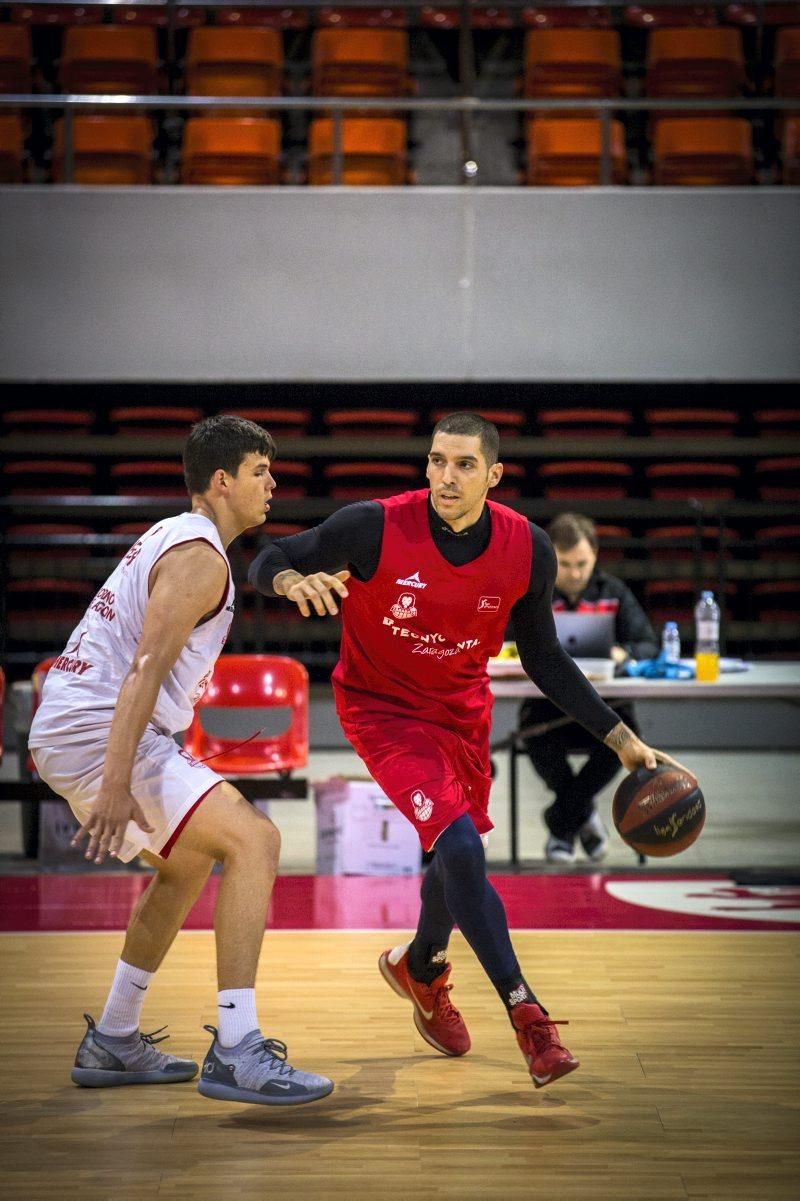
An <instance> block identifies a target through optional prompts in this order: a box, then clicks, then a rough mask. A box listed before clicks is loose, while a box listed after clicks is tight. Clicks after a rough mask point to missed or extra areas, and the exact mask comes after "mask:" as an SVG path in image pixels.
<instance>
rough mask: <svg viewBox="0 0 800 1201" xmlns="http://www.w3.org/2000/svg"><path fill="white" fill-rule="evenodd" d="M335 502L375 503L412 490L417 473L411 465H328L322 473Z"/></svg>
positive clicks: (416, 481) (417, 481)
mask: <svg viewBox="0 0 800 1201" xmlns="http://www.w3.org/2000/svg"><path fill="white" fill-rule="evenodd" d="M322 474H323V476H324V477H325V480H326V481H327V484H328V495H329V496H333V497H336V499H337V500H377V499H379V498H381V497H386V496H394V495H396V494H397V493H398V492H406V491H408V490H410V489H413V488H415V487H416V486H417V484H418V483H419V473H418V472H417V469H416V467H412V466H411V464H410V463H374V462H373V463H329V464H328V466H327V467H325V468H324V469H323V472H322Z"/></svg>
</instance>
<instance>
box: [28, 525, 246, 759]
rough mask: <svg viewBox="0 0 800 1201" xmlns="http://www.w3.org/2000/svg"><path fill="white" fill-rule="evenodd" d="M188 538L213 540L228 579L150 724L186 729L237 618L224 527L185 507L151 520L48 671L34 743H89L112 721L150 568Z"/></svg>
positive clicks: (177, 665)
mask: <svg viewBox="0 0 800 1201" xmlns="http://www.w3.org/2000/svg"><path fill="white" fill-rule="evenodd" d="M187 542H207V543H208V544H209V545H210V546H213V548H214V550H215V551H217V553H218V554H219V555H221V557H222V558H223V560H224V561H225V566H226V568H227V570H228V582H227V585H226V587H225V589H224V591H223V594H222V596H221V598H220V601H219V605H218V606H217V608H216V609H215V610H214V613H213V614H212V616H211V617H210V618H209V619H208V620H207V621H204V622H203V623H202V625H198V626H196V627H195V628H194V629H193V630H192V632H191V634H190V635H189V639H188V641H187V643H186V645H185V646H184V648H183V650H182V651H181V653H180V655H179V656H178V658H177V660H176V662H175V664H174V666H173V668H172V670H171V671H170V673H169V675H168V676H167V678H166V680H165V681H164V683H163V684H162V685H161V688H160V689H159V693H158V698H157V700H156V706H155V709H154V711H153V715H152V717H151V719H150V724H151V725H153V726H155V727H156V729H157V730H161V731H163V732H164V733H166V734H175V733H177V732H178V731H179V730H185V729H186V728H187V727H188V726H189V725H190V723H191V721H192V717H193V708H194V706H195V705H196V704H197V702H198V701H199V700H200V697H201V696H202V695H203V693H204V692H205V690H206V688H207V687H208V683H209V680H210V679H211V675H212V673H213V670H214V664H215V663H216V661H217V658H218V657H219V654H220V652H221V650H222V647H223V646H224V644H225V640H226V638H227V637H228V630H229V629H230V625H231V622H232V620H233V598H234V587H233V578H232V576H231V569H230V563H229V562H228V557H227V555H226V554H225V548H224V547H223V545H222V542H221V540H220V536H219V533H218V531H217V527H216V526H215V525H214V523H213V521H210V520H209V518H208V517H203V516H202V514H200V513H181V514H180V516H178V517H168V518H166V519H165V520H164V521H159V522H157V524H156V525H154V526H151V528H150V529H149V530H147V531H146V533H144V534H142V536H141V538H140V539H139V540H138V542H136V543H135V544H134V545H133V546H132V547H131V549H130V550H129V551H128V553H127V554H126V555H125V557H124V559H122V561H121V562H120V563H119V564H118V566H117V567H116V568H115V570H114V571H113V572H112V573H111V575H110V576H109V577H108V579H107V580H106V582H105V584H104V585H103V587H102V588H101V589H100V591H99V592H98V593H97V595H96V596H95V598H94V600H93V601H92V603H91V604H90V605H89V608H88V609H87V610H86V613H85V614H84V616H83V620H82V621H81V622H80V624H79V625H78V626H77V627H76V628H75V629H74V630H73V632H72V635H71V636H70V639H69V641H68V642H67V645H66V648H65V649H64V652H63V654H61V655H59V657H58V658H57V659H56V661H55V663H54V664H53V666H52V667H51V669H50V671H49V672H48V673H47V678H46V680H45V684H44V689H43V692H42V703H41V705H40V706H39V708H38V710H37V712H36V715H35V717H34V719H33V724H32V725H31V732H30V737H29V745H30V746H32V747H47V746H59V745H63V744H65V743H74V742H76V741H78V742H85V741H89V740H90V739H92V738H97V736H98V731H99V730H101V729H102V728H104V727H108V726H110V724H111V720H112V718H113V716H114V707H115V706H116V703H117V698H118V696H119V690H120V686H121V685H122V681H123V680H124V679H125V676H126V675H127V674H128V672H129V670H130V667H131V664H132V662H133V658H134V655H135V653H136V648H137V646H138V645H139V640H140V639H141V636H142V626H143V624H144V613H145V608H146V607H147V601H148V598H149V595H150V593H149V583H150V574H151V572H152V570H153V567H154V566H155V564H156V563H157V562H158V560H159V559H161V558H162V557H163V555H165V554H166V552H167V551H169V550H172V548H173V547H175V546H180V545H182V544H184V543H187Z"/></svg>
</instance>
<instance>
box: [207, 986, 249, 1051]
mask: <svg viewBox="0 0 800 1201" xmlns="http://www.w3.org/2000/svg"><path fill="white" fill-rule="evenodd" d="M217 1013H218V1014H219V1041H220V1043H221V1044H222V1046H223V1047H235V1046H236V1044H237V1043H240V1042H241V1041H242V1039H243V1038H244V1036H245V1034H249V1033H250V1031H251V1030H257V1029H258V1018H257V1016H256V990H255V989H254V988H226V989H223V991H222V992H220V993H217Z"/></svg>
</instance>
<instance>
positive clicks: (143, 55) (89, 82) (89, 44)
mask: <svg viewBox="0 0 800 1201" xmlns="http://www.w3.org/2000/svg"><path fill="white" fill-rule="evenodd" d="M157 68H158V56H157V52H156V31H155V29H152V28H148V27H146V26H142V27H139V26H135V25H134V26H131V27H130V28H124V29H123V28H121V27H119V26H116V25H79V26H70V27H69V28H67V29H66V30H65V31H64V49H63V53H62V57H61V85H62V87H63V89H64V91H65V92H91V93H111V94H131V95H153V94H155V93H156V92H158V91H159V76H158V69H157Z"/></svg>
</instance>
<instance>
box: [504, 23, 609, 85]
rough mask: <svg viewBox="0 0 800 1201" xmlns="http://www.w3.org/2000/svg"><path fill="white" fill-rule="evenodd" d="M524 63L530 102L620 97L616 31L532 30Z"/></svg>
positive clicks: (526, 42) (526, 41) (528, 34)
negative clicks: (536, 100)
mask: <svg viewBox="0 0 800 1201" xmlns="http://www.w3.org/2000/svg"><path fill="white" fill-rule="evenodd" d="M524 61H525V74H524V81H523V83H524V86H523V90H524V94H525V96H527V97H529V98H543V99H544V98H547V99H570V100H574V99H579V98H581V97H595V96H617V95H619V90H620V84H621V79H622V60H621V56H620V40H619V34H618V33H617V32H616V31H615V30H613V29H529V30H528V32H527V33H526V34H525V60H524Z"/></svg>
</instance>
